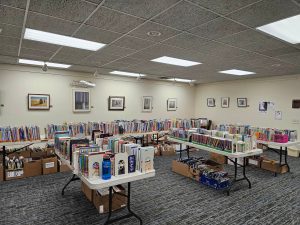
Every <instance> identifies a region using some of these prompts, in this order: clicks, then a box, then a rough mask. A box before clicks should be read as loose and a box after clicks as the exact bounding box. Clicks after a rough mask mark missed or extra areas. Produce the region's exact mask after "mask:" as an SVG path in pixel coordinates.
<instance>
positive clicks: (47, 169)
mask: <svg viewBox="0 0 300 225" xmlns="http://www.w3.org/2000/svg"><path fill="white" fill-rule="evenodd" d="M42 165H43V175H46V174H52V173H57V157H56V156H54V157H49V158H43V159H42Z"/></svg>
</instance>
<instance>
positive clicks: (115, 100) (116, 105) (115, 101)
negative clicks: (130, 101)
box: [108, 96, 125, 111]
mask: <svg viewBox="0 0 300 225" xmlns="http://www.w3.org/2000/svg"><path fill="white" fill-rule="evenodd" d="M124 109H125V96H109V98H108V110H111V111H113V110H119V111H124Z"/></svg>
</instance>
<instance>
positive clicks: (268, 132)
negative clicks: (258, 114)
mask: <svg viewBox="0 0 300 225" xmlns="http://www.w3.org/2000/svg"><path fill="white" fill-rule="evenodd" d="M217 130H219V131H226V132H228V133H230V134H244V135H253V136H254V135H255V136H256V138H257V140H262V141H271V142H281V143H285V142H288V141H291V142H294V141H296V140H297V130H291V129H277V128H262V127H255V126H250V125H224V124H221V125H218V126H217Z"/></svg>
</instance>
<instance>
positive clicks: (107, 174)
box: [102, 155, 111, 180]
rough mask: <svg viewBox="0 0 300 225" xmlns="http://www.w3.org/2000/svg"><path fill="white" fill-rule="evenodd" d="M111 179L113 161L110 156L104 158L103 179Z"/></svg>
mask: <svg viewBox="0 0 300 225" xmlns="http://www.w3.org/2000/svg"><path fill="white" fill-rule="evenodd" d="M110 178H111V161H110V157H109V156H108V155H105V156H104V157H103V161H102V179H103V180H109V179H110Z"/></svg>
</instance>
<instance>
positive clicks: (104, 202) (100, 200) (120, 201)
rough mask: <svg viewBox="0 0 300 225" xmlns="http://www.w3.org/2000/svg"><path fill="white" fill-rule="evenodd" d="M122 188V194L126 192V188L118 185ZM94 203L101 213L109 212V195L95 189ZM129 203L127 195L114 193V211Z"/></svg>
mask: <svg viewBox="0 0 300 225" xmlns="http://www.w3.org/2000/svg"><path fill="white" fill-rule="evenodd" d="M117 187H118V188H119V189H121V192H120V193H121V194H126V193H125V189H124V188H123V187H122V186H121V185H118V186H117ZM93 204H94V206H95V207H96V209H97V211H98V212H99V213H101V214H102V213H108V211H109V195H108V194H107V195H103V196H102V195H101V194H100V193H99V192H98V191H97V190H94V191H93ZM126 204H127V197H125V196H122V195H119V194H118V193H113V198H112V211H115V210H117V209H121V208H123V207H125V206H126Z"/></svg>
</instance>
